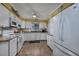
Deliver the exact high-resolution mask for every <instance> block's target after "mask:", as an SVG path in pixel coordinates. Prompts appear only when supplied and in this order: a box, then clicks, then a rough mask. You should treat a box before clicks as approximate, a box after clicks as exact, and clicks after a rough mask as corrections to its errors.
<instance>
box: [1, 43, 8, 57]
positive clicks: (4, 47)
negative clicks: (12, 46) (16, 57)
mask: <svg viewBox="0 0 79 59" xmlns="http://www.w3.org/2000/svg"><path fill="white" fill-rule="evenodd" d="M8 48H9V46H8V42H2V43H1V42H0V56H8V55H9V49H8Z"/></svg>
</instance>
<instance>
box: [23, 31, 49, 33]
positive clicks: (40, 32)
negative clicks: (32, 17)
mask: <svg viewBox="0 0 79 59" xmlns="http://www.w3.org/2000/svg"><path fill="white" fill-rule="evenodd" d="M23 33H48V32H41V31H32V32H23Z"/></svg>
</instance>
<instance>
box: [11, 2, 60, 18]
mask: <svg viewBox="0 0 79 59" xmlns="http://www.w3.org/2000/svg"><path fill="white" fill-rule="evenodd" d="M59 5H60V3H12V6H13V7H14V9H15V10H17V11H18V13H19V14H20V15H21V16H22V17H23V18H32V16H33V13H35V14H36V15H37V16H38V18H39V19H47V18H48V16H49V14H50V13H51V11H53V10H55V9H56V8H57V7H58V6H59Z"/></svg>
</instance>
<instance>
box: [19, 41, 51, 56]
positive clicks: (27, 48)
mask: <svg viewBox="0 0 79 59" xmlns="http://www.w3.org/2000/svg"><path fill="white" fill-rule="evenodd" d="M51 52H52V51H51V49H50V48H49V47H48V46H47V42H46V41H41V42H35V43H34V42H33V43H27V42H25V43H24V45H23V48H22V49H21V51H20V53H18V56H50V55H51Z"/></svg>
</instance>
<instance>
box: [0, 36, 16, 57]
mask: <svg viewBox="0 0 79 59" xmlns="http://www.w3.org/2000/svg"><path fill="white" fill-rule="evenodd" d="M16 54H17V37H15V38H13V39H11V40H9V41H3V42H0V56H15V55H16Z"/></svg>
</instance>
